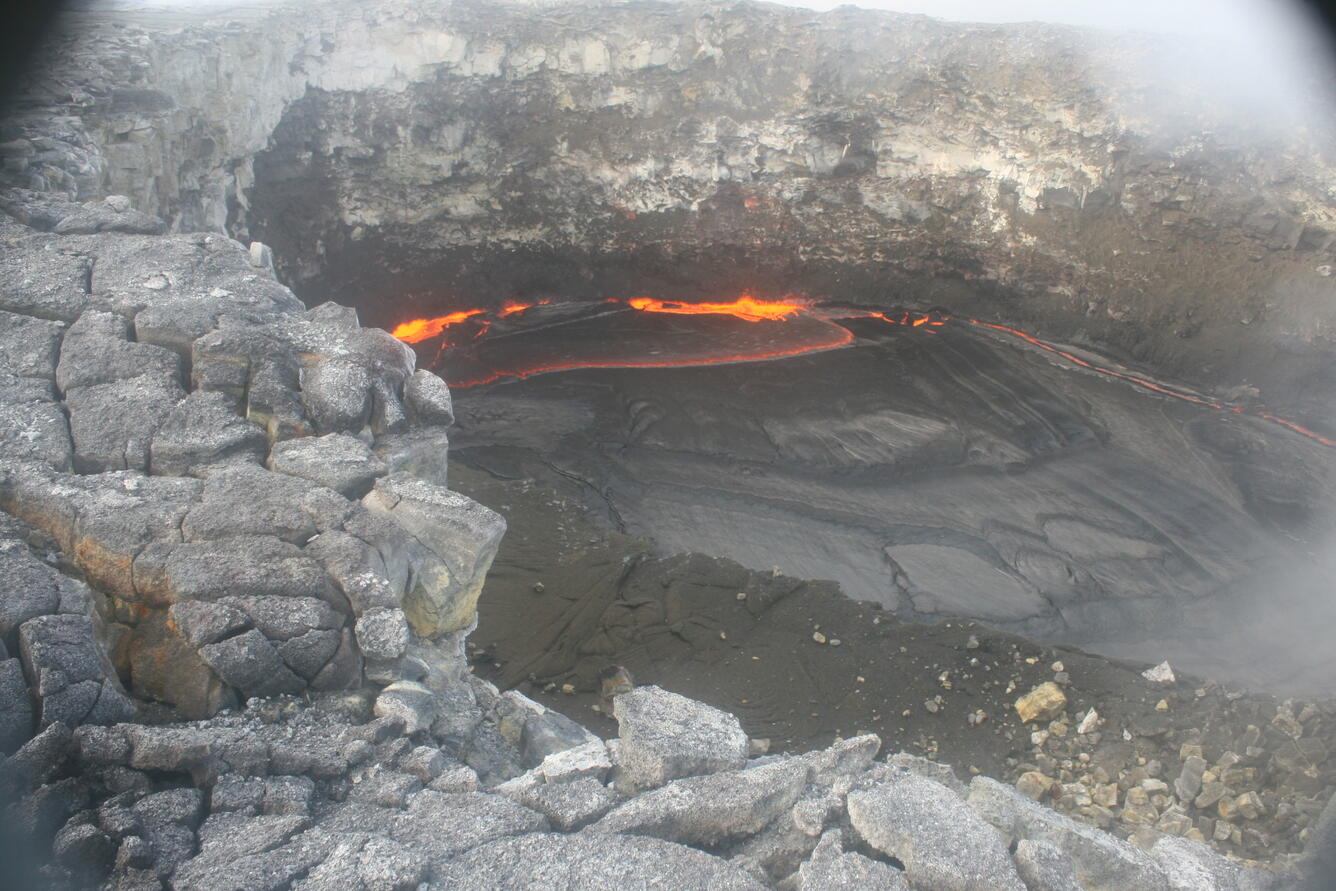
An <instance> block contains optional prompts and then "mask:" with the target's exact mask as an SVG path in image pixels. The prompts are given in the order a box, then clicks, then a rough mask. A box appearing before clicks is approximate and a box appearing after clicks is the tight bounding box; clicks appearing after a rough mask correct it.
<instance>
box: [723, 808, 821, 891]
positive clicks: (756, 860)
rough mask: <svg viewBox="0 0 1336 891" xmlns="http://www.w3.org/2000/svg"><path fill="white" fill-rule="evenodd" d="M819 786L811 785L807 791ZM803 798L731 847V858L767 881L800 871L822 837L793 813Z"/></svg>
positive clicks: (786, 876) (773, 880)
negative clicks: (804, 829) (801, 822)
mask: <svg viewBox="0 0 1336 891" xmlns="http://www.w3.org/2000/svg"><path fill="white" fill-rule="evenodd" d="M815 788H819V787H815V786H811V785H809V786H808V790H811V789H815ZM802 803H803V801H802V800H799V802H798V803H796V804H795V805H794V806H793V808H790V809H789V811H788V812H787V813H783V814H780V815H779V816H778V817H776V818H775V819H773V820H771V821H770V822H769V823H768V824H767V825H766V826H765V828H763V829H762V830H761V831H760V832H758V833H756V834H755V835H751V836H747V837H746V838H743V839H740V840H739V841H737V842H735V843H733V844H732V845H731V846H730V847H729V848H728V857H729V860H730V861H732V862H734V863H737V864H738V865H740V866H745V867H746V868H747V869H749V870H751V871H752V873H753V874H755V875H757V876H759V877H762V878H764V879H765V880H766V881H771V882H778V881H781V880H783V879H786V878H790V877H792V876H793V874H794V873H796V872H797V871H798V867H799V866H801V865H802V863H803V861H805V860H806V859H807V858H808V857H809V856H811V854H812V851H813V849H815V848H816V845H817V840H818V838H819V836H820V834H821V833H820V831H819V830H818V831H817V832H816V833H815V834H810V833H808V832H805V831H803V829H802V828H800V827H799V826H798V825H797V821H796V820H795V819H794V813H795V811H796V810H797V808H798V807H800V806H801V805H802Z"/></svg>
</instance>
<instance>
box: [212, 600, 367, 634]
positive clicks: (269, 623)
mask: <svg viewBox="0 0 1336 891" xmlns="http://www.w3.org/2000/svg"><path fill="white" fill-rule="evenodd" d="M218 602H219V603H221V604H223V605H225V606H229V607H231V608H233V609H236V610H240V611H241V612H243V613H245V614H246V615H247V616H249V617H250V620H251V622H252V623H253V624H254V625H255V627H256V628H258V629H260V631H262V632H264V636H265V637H267V638H269V639H270V640H272V641H286V640H292V639H293V638H296V637H300V636H302V635H303V634H306V633H307V632H308V631H311V630H314V629H319V630H325V631H337V630H338V629H339V628H341V627H342V626H343V623H344V617H343V615H342V614H340V613H339V612H337V611H335V610H334V609H332V608H331V607H330V606H329V604H327V603H325V602H324V601H323V600H319V599H317V598H314V597H283V596H278V595H264V594H253V595H249V596H242V597H223V598H222V599H220V600H219V601H218Z"/></svg>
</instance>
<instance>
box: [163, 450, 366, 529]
mask: <svg viewBox="0 0 1336 891" xmlns="http://www.w3.org/2000/svg"><path fill="white" fill-rule="evenodd" d="M352 508H353V505H352V503H351V502H349V501H348V500H347V499H345V498H343V497H342V496H341V495H339V494H338V493H336V492H332V491H330V490H329V489H328V488H326V487H324V486H320V485H316V484H315V483H312V482H309V481H307V480H302V479H298V478H297V477H292V476H288V475H287V474H283V473H274V472H273V471H270V470H266V469H264V468H262V467H255V466H246V465H240V466H234V467H225V468H222V469H219V470H217V471H215V472H214V473H212V474H210V476H209V478H208V479H207V480H205V481H204V493H203V498H202V500H201V502H200V503H199V504H198V505H196V506H194V507H192V508H191V509H190V511H189V512H188V513H187V514H186V518H185V521H184V522H183V523H182V524H181V534H182V535H183V536H184V537H185V540H186V541H206V540H210V539H218V538H230V537H232V536H237V535H276V536H278V537H279V538H281V539H283V540H284V541H289V542H292V543H293V544H304V543H305V542H306V541H307V540H308V539H310V538H311V537H313V536H315V535H317V534H318V533H321V532H325V531H327V530H330V529H337V528H339V527H340V526H342V525H343V520H344V518H345V517H346V516H347V515H348V512H349V511H350V510H352Z"/></svg>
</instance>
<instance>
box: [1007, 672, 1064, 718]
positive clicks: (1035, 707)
mask: <svg viewBox="0 0 1336 891" xmlns="http://www.w3.org/2000/svg"><path fill="white" fill-rule="evenodd" d="M1066 705H1067V694H1065V693H1063V692H1062V689H1061V688H1060V687H1059V686H1058V685H1057V684H1055V683H1053V682H1052V681H1045V682H1044V683H1042V684H1040V685H1039V686H1038V687H1035V688H1034V689H1033V690H1031V691H1030V692H1029V693H1026V694H1025V695H1024V696H1022V697H1021V698H1020V699H1017V700H1016V713H1017V714H1018V715H1020V719H1021V722H1022V723H1025V724H1029V723H1031V722H1034V721H1047V720H1050V719H1052V718H1055V717H1057V716H1058V715H1059V714H1061V713H1062V710H1063V708H1064V707H1065V706H1066Z"/></svg>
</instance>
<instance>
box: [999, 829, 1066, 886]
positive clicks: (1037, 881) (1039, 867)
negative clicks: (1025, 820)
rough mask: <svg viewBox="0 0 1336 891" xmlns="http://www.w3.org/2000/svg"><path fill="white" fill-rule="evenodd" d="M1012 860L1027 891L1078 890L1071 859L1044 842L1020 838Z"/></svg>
mask: <svg viewBox="0 0 1336 891" xmlns="http://www.w3.org/2000/svg"><path fill="white" fill-rule="evenodd" d="M1013 859H1014V860H1015V861H1016V871H1017V872H1019V873H1020V876H1021V881H1023V882H1025V887H1026V888H1028V889H1029V891H1081V883H1080V882H1078V881H1077V880H1076V867H1075V866H1074V865H1073V864H1072V859H1071V858H1070V857H1068V856H1067V855H1066V854H1064V853H1062V851H1060V850H1058V849H1057V848H1056V847H1055V846H1053V845H1051V844H1049V843H1048V842H1043V841H1032V840H1031V839H1028V838H1023V839H1021V840H1020V841H1018V842H1017V843H1016V853H1015V854H1014V855H1013Z"/></svg>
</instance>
